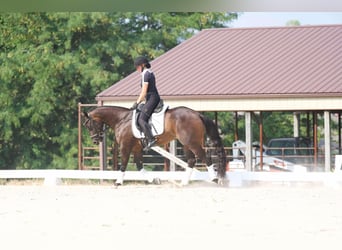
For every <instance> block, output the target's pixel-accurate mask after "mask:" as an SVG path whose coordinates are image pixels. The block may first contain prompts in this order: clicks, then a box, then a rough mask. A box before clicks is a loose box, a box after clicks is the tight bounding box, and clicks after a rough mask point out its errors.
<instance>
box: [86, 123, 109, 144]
mask: <svg viewBox="0 0 342 250" xmlns="http://www.w3.org/2000/svg"><path fill="white" fill-rule="evenodd" d="M83 125H84V126H85V127H86V128H87V129H88V130H89V132H90V138H91V139H92V140H93V142H94V143H95V144H98V143H99V142H102V140H103V138H104V134H105V131H106V124H104V123H99V122H96V121H94V120H93V119H91V118H90V117H89V118H87V119H86V120H85V122H84V123H83Z"/></svg>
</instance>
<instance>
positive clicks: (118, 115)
mask: <svg viewBox="0 0 342 250" xmlns="http://www.w3.org/2000/svg"><path fill="white" fill-rule="evenodd" d="M128 113H129V110H126V109H122V108H117V107H103V108H101V110H99V116H100V117H101V120H102V121H103V122H104V123H106V124H107V125H108V126H110V127H112V128H113V129H114V128H115V127H116V125H117V124H119V123H120V122H121V121H122V120H123V119H125V118H126V117H127V116H128Z"/></svg>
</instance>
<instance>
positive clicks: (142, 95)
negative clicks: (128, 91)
mask: <svg viewBox="0 0 342 250" xmlns="http://www.w3.org/2000/svg"><path fill="white" fill-rule="evenodd" d="M147 88H148V82H144V83H143V84H142V87H141V92H140V95H139V98H138V100H137V103H138V104H139V103H141V102H142V101H143V100H145V97H146V94H147Z"/></svg>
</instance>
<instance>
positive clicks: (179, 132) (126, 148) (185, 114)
mask: <svg viewBox="0 0 342 250" xmlns="http://www.w3.org/2000/svg"><path fill="white" fill-rule="evenodd" d="M82 115H83V117H84V118H85V121H84V123H83V124H84V126H85V127H86V128H87V130H88V131H89V133H90V136H91V138H92V141H93V143H94V144H99V142H102V140H103V137H104V130H105V127H106V125H107V126H109V127H110V128H111V129H112V130H113V131H114V134H115V138H116V140H117V143H118V145H119V148H120V154H121V166H120V171H119V173H121V175H119V177H118V178H117V180H116V183H115V185H117V186H118V185H122V184H123V180H124V175H125V171H126V167H127V164H128V160H129V156H130V154H131V153H133V159H134V162H135V164H136V167H137V169H138V170H139V171H141V172H142V173H146V171H145V170H144V168H143V160H142V159H143V144H142V141H141V140H140V139H137V138H135V137H134V136H133V133H132V124H131V123H132V119H133V117H132V116H133V110H131V109H127V108H124V107H118V106H101V107H97V108H95V109H93V110H92V111H90V112H89V113H87V112H83V114H82ZM205 135H207V136H208V137H209V139H210V140H211V142H212V145H213V147H214V150H215V151H216V154H217V156H218V163H217V164H215V165H217V166H216V169H217V172H215V168H214V164H212V159H211V156H209V155H208V156H207V154H206V152H205V150H204V148H203V146H202V145H203V142H204V139H205ZM174 139H177V140H178V141H179V142H180V143H181V144H182V145H183V147H184V153H185V156H186V158H187V164H188V167H189V168H187V170H186V171H185V172H186V173H185V175H184V178H183V179H182V185H187V184H188V183H189V180H190V176H191V170H192V169H193V167H194V165H195V163H196V157H198V158H199V159H200V161H201V162H202V163H205V164H206V166H207V169H208V173H209V177H210V180H211V181H215V182H218V183H220V184H222V183H223V180H224V179H225V174H226V161H227V159H226V154H225V151H224V148H223V143H222V140H221V137H220V135H219V132H218V128H217V126H216V124H215V123H214V122H213V121H212V120H211V119H209V118H208V117H206V116H204V115H202V114H201V113H199V112H197V111H194V110H192V109H190V108H187V107H176V108H169V109H168V110H167V111H166V112H165V117H164V132H163V133H162V134H161V135H159V136H157V145H165V144H166V143H168V142H170V141H172V140H174Z"/></svg>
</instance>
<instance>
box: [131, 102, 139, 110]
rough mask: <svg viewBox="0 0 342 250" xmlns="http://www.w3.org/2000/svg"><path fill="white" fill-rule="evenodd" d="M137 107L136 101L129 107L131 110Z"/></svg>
mask: <svg viewBox="0 0 342 250" xmlns="http://www.w3.org/2000/svg"><path fill="white" fill-rule="evenodd" d="M137 107H138V103H136V102H135V103H134V104H133V106H132V107H131V110H134V109H136V108H137Z"/></svg>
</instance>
